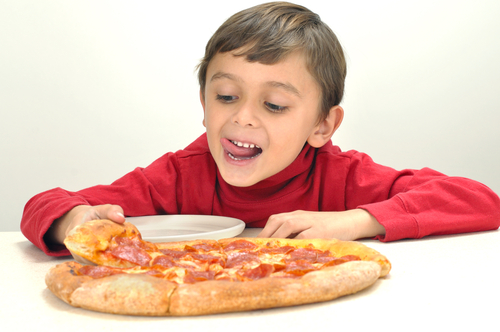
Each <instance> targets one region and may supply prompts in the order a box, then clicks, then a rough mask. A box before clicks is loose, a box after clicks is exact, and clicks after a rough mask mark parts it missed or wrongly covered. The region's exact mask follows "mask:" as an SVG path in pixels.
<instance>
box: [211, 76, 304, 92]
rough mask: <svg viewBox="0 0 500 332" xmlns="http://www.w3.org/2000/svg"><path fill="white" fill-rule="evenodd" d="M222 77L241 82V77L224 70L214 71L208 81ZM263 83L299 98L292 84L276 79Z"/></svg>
mask: <svg viewBox="0 0 500 332" xmlns="http://www.w3.org/2000/svg"><path fill="white" fill-rule="evenodd" d="M222 78H227V79H229V80H232V81H236V82H241V79H240V78H239V77H237V76H234V75H232V74H229V73H225V72H217V73H215V74H214V75H213V76H212V77H211V78H210V82H213V81H215V80H218V79H222ZM265 84H266V85H268V86H270V87H272V88H279V89H283V90H286V91H287V92H289V93H291V94H293V95H295V96H297V97H299V98H300V97H301V95H300V92H299V90H297V88H296V87H294V86H293V85H292V84H288V83H282V82H278V81H270V82H266V83H265Z"/></svg>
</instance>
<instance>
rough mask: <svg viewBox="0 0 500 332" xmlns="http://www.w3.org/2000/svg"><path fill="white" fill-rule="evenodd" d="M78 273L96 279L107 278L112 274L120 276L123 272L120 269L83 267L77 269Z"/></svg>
mask: <svg viewBox="0 0 500 332" xmlns="http://www.w3.org/2000/svg"><path fill="white" fill-rule="evenodd" d="M78 273H80V274H83V275H86V276H89V277H92V278H94V279H97V278H104V277H108V276H111V275H113V274H121V273H123V272H122V271H121V270H120V269H115V268H112V267H109V266H102V265H101V266H94V265H84V266H82V267H81V268H79V269H78Z"/></svg>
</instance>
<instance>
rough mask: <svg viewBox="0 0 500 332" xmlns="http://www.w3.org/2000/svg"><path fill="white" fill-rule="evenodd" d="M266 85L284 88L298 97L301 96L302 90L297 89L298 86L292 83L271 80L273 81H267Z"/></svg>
mask: <svg viewBox="0 0 500 332" xmlns="http://www.w3.org/2000/svg"><path fill="white" fill-rule="evenodd" d="M266 85H269V86H270V87H273V88H280V89H284V90H286V91H287V92H289V93H291V94H293V95H296V96H297V97H299V98H301V95H300V92H299V90H297V88H296V87H294V86H293V85H291V84H288V83H282V82H277V81H271V82H267V83H266Z"/></svg>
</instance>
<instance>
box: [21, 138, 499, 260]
mask: <svg viewBox="0 0 500 332" xmlns="http://www.w3.org/2000/svg"><path fill="white" fill-rule="evenodd" d="M82 204H85V205H99V204H117V205H120V206H121V207H122V208H123V210H124V211H125V214H126V215H127V216H144V215H156V214H201V215H220V216H228V217H234V218H238V219H241V220H243V221H245V223H247V226H249V227H263V226H264V225H265V224H266V221H267V219H268V217H269V216H270V215H272V214H277V213H281V212H290V211H295V210H308V211H344V210H350V209H355V208H362V209H365V210H367V211H369V212H370V213H371V214H372V215H374V216H375V218H376V219H377V220H378V221H379V222H380V223H381V224H382V225H383V226H384V227H385V229H386V235H385V236H383V237H382V236H379V237H377V238H378V239H379V240H381V241H394V240H398V239H402V238H420V237H423V236H426V235H437V234H451V233H461V232H472V231H482V230H492V229H497V228H498V227H499V226H500V200H499V198H498V196H497V195H496V194H495V193H494V192H493V191H491V190H490V189H489V188H487V187H486V186H484V185H482V184H481V183H478V182H475V181H472V180H469V179H465V178H458V177H448V176H446V175H443V174H441V173H438V172H436V171H433V170H431V169H428V168H424V169H422V170H404V171H396V170H394V169H392V168H389V167H385V166H381V165H378V164H375V163H374V162H373V161H372V159H371V158H370V157H368V156H367V155H366V154H363V153H359V152H356V151H348V152H342V151H341V150H340V149H339V148H338V147H336V146H333V145H332V144H331V142H329V143H328V144H326V145H325V146H323V147H322V148H320V149H315V148H312V147H311V146H309V145H307V144H306V146H305V147H304V149H303V150H302V152H301V153H300V155H299V156H298V157H297V159H296V160H295V161H294V162H293V163H292V164H291V165H289V166H288V167H287V168H286V169H284V170H283V171H281V172H280V173H278V174H276V175H274V176H272V177H270V178H268V179H266V180H263V181H261V182H259V183H257V184H255V185H253V186H251V187H244V188H241V187H233V186H231V185H229V184H227V183H226V182H224V180H223V179H222V177H221V176H220V174H219V173H218V170H217V167H216V164H215V162H214V160H213V158H212V156H211V154H210V151H209V149H208V144H207V139H206V135H205V134H204V135H202V136H200V137H199V138H198V139H197V140H196V141H194V142H193V143H192V144H190V145H189V146H188V147H187V148H186V149H184V150H180V151H178V152H176V153H167V154H165V155H164V156H162V157H161V158H159V159H158V160H156V161H155V162H153V163H152V164H151V165H150V166H148V167H146V168H137V169H135V170H134V171H132V172H130V173H128V174H127V175H125V176H124V177H122V178H120V179H119V180H117V181H115V182H114V183H112V184H111V185H99V186H95V187H91V188H88V189H84V190H81V191H78V192H68V191H65V190H63V189H61V188H55V189H52V190H49V191H46V192H44V193H41V194H38V195H36V196H35V197H33V198H32V199H31V200H30V201H29V202H28V203H27V204H26V207H25V210H24V214H23V218H22V221H21V230H22V232H23V234H24V235H25V236H26V237H27V238H28V239H29V240H30V241H31V242H33V243H34V244H35V245H36V246H38V247H39V248H41V249H42V250H43V251H44V252H45V253H47V254H49V255H54V256H62V255H68V254H69V252H68V251H67V250H66V249H65V248H64V247H63V246H59V247H48V246H47V244H46V243H45V242H44V234H45V233H46V232H47V230H48V228H49V227H50V225H51V224H52V222H53V221H54V220H55V219H57V218H59V217H61V216H62V215H63V214H65V213H66V212H68V211H69V210H70V209H72V208H73V207H75V206H77V205H82Z"/></svg>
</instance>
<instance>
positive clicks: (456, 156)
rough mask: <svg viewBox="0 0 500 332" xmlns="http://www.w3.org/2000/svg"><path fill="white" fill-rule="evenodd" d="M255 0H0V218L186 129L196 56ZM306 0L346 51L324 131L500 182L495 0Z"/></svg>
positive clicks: (498, 8) (189, 134)
mask: <svg viewBox="0 0 500 332" xmlns="http://www.w3.org/2000/svg"><path fill="white" fill-rule="evenodd" d="M258 3H261V1H217V0H212V1H204V2H202V1H194V2H191V1H177V2H172V1H36V0H34V1H25V0H10V1H9V0H0V135H1V136H0V211H1V217H0V231H14V230H18V229H19V222H20V219H21V215H22V210H23V207H24V205H25V203H26V202H27V201H28V200H29V199H30V198H31V197H32V196H33V195H35V194H37V193H39V192H41V191H45V190H48V189H51V188H53V187H63V188H65V189H68V190H78V189H82V188H85V187H89V186H92V185H95V184H107V183H110V182H112V181H113V180H115V179H117V178H119V177H120V176H122V175H124V174H125V173H127V172H129V171H131V170H132V169H134V168H135V167H137V166H147V165H148V164H150V163H151V162H152V161H153V160H155V159H156V158H158V157H160V156H161V155H162V154H164V153H166V152H168V151H175V150H178V149H181V148H183V147H185V146H186V145H187V144H189V143H190V142H191V141H193V140H194V139H195V138H196V137H198V136H199V135H200V134H201V133H202V132H203V131H204V128H203V126H202V118H203V116H202V109H201V107H200V104H199V98H198V83H197V79H196V73H195V71H194V69H195V66H196V65H197V63H198V61H199V59H200V58H201V57H202V56H203V54H204V47H205V44H206V42H207V41H208V39H209V38H210V36H211V35H212V34H213V33H214V32H215V30H216V29H217V28H218V26H219V25H220V24H222V23H223V21H224V20H226V19H227V18H228V17H229V16H231V15H232V14H234V13H235V12H237V11H239V10H241V9H244V8H247V7H250V6H252V5H255V4H258ZM302 4H304V3H302ZM307 7H308V8H309V9H311V10H312V11H314V12H317V13H319V14H320V16H321V17H322V19H323V20H324V21H325V22H326V23H327V24H328V25H329V26H330V27H331V28H332V29H333V30H334V31H335V33H336V34H337V36H338V38H339V40H340V41H341V43H342V44H343V46H344V49H345V53H346V55H347V59H348V78H347V85H346V93H345V98H344V101H343V103H342V106H343V107H344V109H345V112H346V113H345V119H344V123H343V124H342V126H341V128H340V129H339V131H338V132H337V134H335V136H334V137H333V141H334V143H335V144H337V145H340V147H341V148H342V149H343V150H348V149H356V150H359V151H363V152H366V153H368V154H369V155H371V156H372V157H373V159H374V160H375V161H376V162H378V163H381V164H384V165H388V166H392V167H394V168H396V169H403V168H422V167H425V166H428V167H431V168H434V169H437V170H439V171H441V172H443V173H446V174H448V175H457V176H465V177H469V178H472V179H475V180H478V181H481V182H483V183H485V184H487V185H488V186H489V187H491V188H492V189H493V190H495V191H496V192H497V193H499V192H500V178H499V176H498V174H497V172H498V170H499V169H500V153H499V150H500V133H499V130H498V125H499V123H500V114H499V113H500V112H499V105H500V94H499V87H500V61H499V59H500V37H499V36H500V20H499V19H498V17H499V16H500V2H499V1H496V0H490V1H487V0H476V1H436V0H431V1H427V0H425V1H325V0H319V1H314V0H308V1H307Z"/></svg>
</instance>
